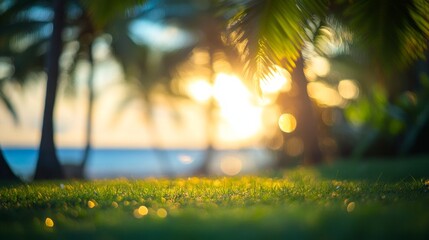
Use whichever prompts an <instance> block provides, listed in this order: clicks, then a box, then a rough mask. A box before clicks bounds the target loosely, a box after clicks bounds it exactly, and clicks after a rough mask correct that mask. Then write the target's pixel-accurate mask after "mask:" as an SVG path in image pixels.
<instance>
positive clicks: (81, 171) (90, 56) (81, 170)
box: [76, 43, 95, 179]
mask: <svg viewBox="0 0 429 240" xmlns="http://www.w3.org/2000/svg"><path fill="white" fill-rule="evenodd" d="M88 61H89V65H90V66H91V70H90V73H89V77H88V111H87V115H86V116H87V119H86V139H85V143H86V144H85V150H84V152H83V158H82V162H81V163H80V165H79V173H78V175H79V176H76V177H78V178H82V179H83V178H84V171H85V166H86V165H87V163H88V159H89V153H90V151H91V148H92V141H91V139H92V119H93V109H94V95H95V94H94V75H95V74H94V73H95V71H94V67H95V66H94V56H93V54H92V43H91V44H89V47H88Z"/></svg>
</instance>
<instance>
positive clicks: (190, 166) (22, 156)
mask: <svg viewBox="0 0 429 240" xmlns="http://www.w3.org/2000/svg"><path fill="white" fill-rule="evenodd" d="M3 153H4V155H5V157H6V161H7V162H8V163H9V165H10V167H11V168H12V170H13V171H14V172H15V174H17V175H18V176H20V177H21V178H22V179H24V180H31V179H32V177H33V175H34V171H35V168H36V160H37V154H38V150H37V149H36V148H4V149H3ZM57 154H58V157H59V159H60V162H61V163H62V164H78V163H80V161H81V160H82V156H83V149H79V148H60V149H58V150H57ZM204 156H205V151H204V150H201V149H163V150H153V149H103V148H102V149H100V148H97V149H93V150H92V151H91V152H90V156H89V160H88V164H87V166H86V169H85V176H86V177H87V178H90V179H103V178H117V177H127V178H147V177H163V176H189V175H191V174H192V173H193V172H194V171H195V170H196V169H197V168H198V167H199V166H201V164H202V163H203V158H204ZM272 163H273V157H272V156H271V154H270V153H269V152H268V151H266V150H264V149H242V150H217V151H215V153H214V157H213V161H212V162H211V164H210V171H211V173H212V174H214V175H236V174H249V173H254V172H257V171H259V170H263V169H265V168H268V167H269V166H271V164H272Z"/></svg>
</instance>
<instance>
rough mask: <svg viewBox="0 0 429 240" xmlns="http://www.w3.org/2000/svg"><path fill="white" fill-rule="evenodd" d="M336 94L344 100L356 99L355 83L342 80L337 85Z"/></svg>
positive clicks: (356, 88)
mask: <svg viewBox="0 0 429 240" xmlns="http://www.w3.org/2000/svg"><path fill="white" fill-rule="evenodd" d="M338 92H339V93H340V95H341V97H343V98H345V99H356V98H357V97H358V96H359V88H358V86H357V84H356V82H355V81H353V80H350V79H344V80H341V81H340V82H339V83H338Z"/></svg>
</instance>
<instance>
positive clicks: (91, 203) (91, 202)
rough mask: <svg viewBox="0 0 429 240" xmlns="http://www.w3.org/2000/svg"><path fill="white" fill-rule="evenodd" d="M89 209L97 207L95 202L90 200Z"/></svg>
mask: <svg viewBox="0 0 429 240" xmlns="http://www.w3.org/2000/svg"><path fill="white" fill-rule="evenodd" d="M88 207H89V208H94V207H95V202H94V201H92V200H89V201H88Z"/></svg>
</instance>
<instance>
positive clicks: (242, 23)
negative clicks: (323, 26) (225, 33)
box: [229, 0, 429, 162]
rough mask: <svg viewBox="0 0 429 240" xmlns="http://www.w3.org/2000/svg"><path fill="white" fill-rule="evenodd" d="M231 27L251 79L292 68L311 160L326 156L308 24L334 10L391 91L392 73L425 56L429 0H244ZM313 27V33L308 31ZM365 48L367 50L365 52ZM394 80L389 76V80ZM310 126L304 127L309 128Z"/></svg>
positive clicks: (301, 127) (393, 85)
mask: <svg viewBox="0 0 429 240" xmlns="http://www.w3.org/2000/svg"><path fill="white" fill-rule="evenodd" d="M236 9H237V12H236V14H235V15H234V16H233V17H232V18H231V25H230V27H229V32H230V36H229V37H230V42H231V43H232V44H234V45H236V46H238V47H240V48H241V49H242V50H243V51H242V55H243V56H244V63H245V64H246V65H245V67H246V70H247V71H246V73H247V76H248V79H249V80H251V81H254V82H256V83H258V82H259V79H263V78H264V77H266V76H269V75H270V67H271V66H272V65H273V64H275V65H279V66H282V67H284V68H286V69H288V70H289V71H291V72H292V80H293V81H294V83H295V87H296V88H297V92H298V93H299V97H300V99H301V100H300V101H299V102H300V103H299V106H298V107H297V108H298V109H300V113H299V114H297V116H296V118H297V130H296V132H297V133H300V134H301V135H302V137H303V142H304V155H305V158H307V159H309V160H310V161H313V162H317V161H319V160H320V159H321V155H320V150H319V149H318V146H317V141H315V139H317V126H315V122H316V121H315V117H314V113H312V106H311V100H310V99H309V97H308V95H307V92H306V84H307V83H306V82H307V81H306V78H305V75H304V73H303V71H302V70H303V66H304V64H305V56H303V49H304V45H305V42H306V41H309V42H311V41H314V39H315V38H314V36H316V35H317V34H318V33H317V32H315V31H312V30H313V29H312V27H311V26H309V24H308V23H311V20H312V19H314V18H315V17H316V18H318V19H321V20H322V21H323V20H324V19H325V18H326V17H327V16H328V14H332V15H333V16H334V17H336V18H337V19H338V20H339V21H341V22H343V23H344V24H345V25H346V26H347V27H349V29H350V31H351V32H352V33H353V36H354V44H353V47H355V48H357V49H359V50H361V52H360V55H361V56H362V55H365V56H367V58H368V59H369V62H370V64H371V65H372V66H373V70H372V72H373V73H374V75H375V76H376V80H377V81H380V82H381V83H383V84H384V86H385V87H386V88H387V89H389V92H391V94H393V95H395V92H397V90H395V89H400V87H399V88H398V86H396V85H397V84H401V83H400V82H398V81H396V82H395V81H393V80H392V79H393V78H392V77H393V76H394V75H395V74H394V73H395V72H398V70H401V69H404V68H405V67H407V66H409V65H410V64H411V63H412V62H414V61H415V60H416V59H418V58H422V57H423V56H424V52H425V50H426V49H427V47H428V39H429V28H428V26H429V18H428V14H427V13H428V9H429V3H428V2H427V1H425V0H410V1H401V2H395V3H393V2H391V1H385V0H362V1H346V0H343V1H336V2H331V3H330V4H328V2H327V1H306V0H297V1H275V0H271V1H259V0H254V1H246V2H244V3H239V4H238V7H237V8H236ZM309 31H310V34H309V33H308V32H309ZM362 51H363V53H362ZM389 79H390V80H389ZM304 128H305V129H304Z"/></svg>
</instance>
